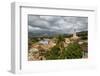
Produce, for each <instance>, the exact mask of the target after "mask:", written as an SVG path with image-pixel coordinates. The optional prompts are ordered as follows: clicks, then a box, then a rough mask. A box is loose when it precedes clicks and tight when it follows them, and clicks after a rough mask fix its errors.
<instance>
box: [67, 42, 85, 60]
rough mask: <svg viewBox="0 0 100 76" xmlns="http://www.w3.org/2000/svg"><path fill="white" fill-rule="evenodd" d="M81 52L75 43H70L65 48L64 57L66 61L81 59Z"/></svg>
mask: <svg viewBox="0 0 100 76" xmlns="http://www.w3.org/2000/svg"><path fill="white" fill-rule="evenodd" d="M82 56H83V50H82V49H81V47H80V45H79V44H77V43H71V44H69V45H68V46H67V48H65V57H66V58H67V59H78V58H82Z"/></svg>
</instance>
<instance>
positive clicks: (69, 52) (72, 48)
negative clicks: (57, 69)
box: [45, 43, 83, 60]
mask: <svg viewBox="0 0 100 76" xmlns="http://www.w3.org/2000/svg"><path fill="white" fill-rule="evenodd" d="M82 52H83V50H82V49H81V47H80V46H79V44H77V43H70V44H69V45H68V46H67V47H65V48H63V51H62V52H61V50H60V47H59V46H54V47H53V48H51V50H50V51H48V52H46V53H45V57H46V59H47V60H53V59H78V58H82V56H83V53H82Z"/></svg>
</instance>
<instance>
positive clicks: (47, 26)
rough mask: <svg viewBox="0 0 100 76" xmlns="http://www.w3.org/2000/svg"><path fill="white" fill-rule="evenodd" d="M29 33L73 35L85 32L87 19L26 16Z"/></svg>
mask: <svg viewBox="0 0 100 76" xmlns="http://www.w3.org/2000/svg"><path fill="white" fill-rule="evenodd" d="M28 29H29V32H34V33H38V32H44V31H47V32H57V33H66V34H71V33H73V29H76V32H80V31H87V29H88V17H74V16H42V15H28Z"/></svg>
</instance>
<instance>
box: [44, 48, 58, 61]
mask: <svg viewBox="0 0 100 76" xmlns="http://www.w3.org/2000/svg"><path fill="white" fill-rule="evenodd" d="M59 55H60V48H59V47H57V46H54V47H53V48H51V50H50V51H47V52H46V53H45V57H46V59H51V60H54V59H58V57H59Z"/></svg>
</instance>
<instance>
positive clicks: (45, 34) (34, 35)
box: [28, 31, 88, 38]
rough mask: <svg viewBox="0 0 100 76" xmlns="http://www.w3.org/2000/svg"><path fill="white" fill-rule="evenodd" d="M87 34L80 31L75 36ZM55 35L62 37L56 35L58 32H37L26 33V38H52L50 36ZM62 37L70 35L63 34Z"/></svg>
mask: <svg viewBox="0 0 100 76" xmlns="http://www.w3.org/2000/svg"><path fill="white" fill-rule="evenodd" d="M87 34H88V32H87V31H82V32H77V35H78V36H80V35H87ZM57 35H62V33H58V32H53V31H52V32H49V31H42V32H41V31H38V32H28V37H30V38H31V37H43V36H45V37H52V36H57ZM63 35H64V36H72V34H65V33H63Z"/></svg>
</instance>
